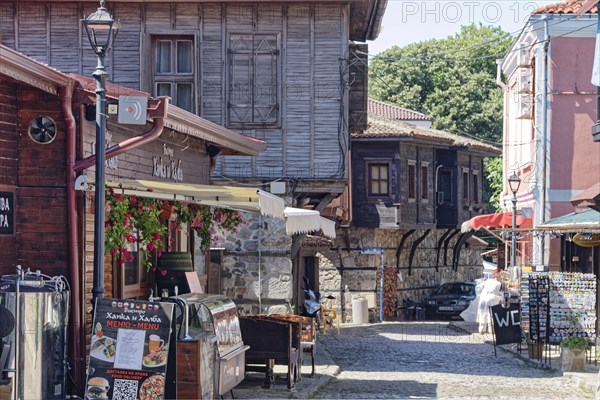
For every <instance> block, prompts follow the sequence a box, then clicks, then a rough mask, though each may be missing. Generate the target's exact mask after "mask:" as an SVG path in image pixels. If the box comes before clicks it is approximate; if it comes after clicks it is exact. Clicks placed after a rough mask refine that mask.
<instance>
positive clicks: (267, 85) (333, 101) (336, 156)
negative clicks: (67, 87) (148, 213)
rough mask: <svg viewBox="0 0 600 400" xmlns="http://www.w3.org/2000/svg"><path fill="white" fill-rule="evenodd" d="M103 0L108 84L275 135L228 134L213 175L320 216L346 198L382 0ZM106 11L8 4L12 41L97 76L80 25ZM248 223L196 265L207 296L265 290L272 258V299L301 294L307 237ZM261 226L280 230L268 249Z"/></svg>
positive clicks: (3, 11)
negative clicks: (108, 34) (109, 21)
mask: <svg viewBox="0 0 600 400" xmlns="http://www.w3.org/2000/svg"><path fill="white" fill-rule="evenodd" d="M106 3H107V4H106V6H107V8H108V9H109V11H110V13H111V14H112V15H113V16H114V17H115V18H116V19H118V20H119V21H120V23H121V29H120V30H119V33H118V36H117V40H116V41H115V43H114V47H113V49H112V50H111V51H110V53H108V55H107V57H106V65H107V71H108V72H109V74H110V79H109V80H110V81H111V82H112V83H114V84H116V85H120V86H119V87H127V88H130V89H133V90H135V91H141V92H145V93H148V94H149V95H151V96H154V97H158V96H167V97H170V99H171V100H170V101H171V103H172V104H173V105H175V106H177V107H178V108H179V109H180V110H181V111H179V114H178V117H179V119H178V123H179V124H183V125H185V124H186V121H187V120H189V119H192V120H194V121H196V119H195V118H194V117H192V116H193V115H195V116H197V117H200V118H201V119H202V121H206V122H209V121H210V122H212V123H213V124H216V125H219V126H220V127H221V129H222V130H224V131H227V132H237V133H238V134H242V135H245V136H248V137H251V138H252V139H254V143H255V145H257V143H263V144H264V143H265V142H266V143H268V148H266V150H264V151H262V152H260V154H259V155H258V156H257V157H256V155H257V154H258V153H259V152H258V151H247V150H248V149H247V148H246V149H244V148H243V146H242V148H240V147H237V146H233V145H232V143H231V141H232V140H233V141H235V137H233V136H230V135H225V136H226V138H227V140H224V141H225V142H229V145H225V144H224V143H213V148H212V152H211V155H209V158H210V157H217V158H218V161H217V162H216V168H215V170H214V171H213V172H212V175H211V182H212V183H215V184H223V183H227V184H232V182H233V183H234V184H237V183H239V184H244V185H248V184H249V185H255V186H258V187H261V188H265V189H267V190H270V191H271V192H272V193H276V194H279V195H282V196H284V197H285V198H286V200H287V202H288V204H289V205H294V206H295V205H299V204H300V205H302V206H304V207H306V208H310V209H313V210H317V211H321V210H322V209H323V208H324V207H325V206H326V205H327V204H328V203H329V202H330V201H331V199H333V198H335V197H336V196H338V195H339V194H340V193H342V192H343V190H344V188H345V187H346V184H347V180H348V164H349V147H350V144H349V142H350V132H360V131H362V130H364V127H365V125H366V118H365V116H366V113H365V111H366V107H367V96H366V93H367V90H366V88H367V74H366V62H367V52H368V48H367V45H366V44H364V43H362V42H365V41H367V40H373V39H375V38H376V37H377V35H378V33H379V29H380V25H381V20H382V16H383V12H384V11H385V6H386V0H361V1H358V0H350V1H347V2H339V1H316V2H315V1H304V2H303V1H296V0H290V1H288V0H282V1H263V2H258V1H257V2H236V1H221V2H218V1H215V2H207V1H203V0H201V1H199V0H195V1H192V0H188V1H184V0H171V1H159V0H153V1H145V0H133V1H131V0H110V1H107V2H106ZM97 7H98V2H97V1H95V0H94V1H92V0H79V1H77V0H73V1H59V0H18V1H17V0H6V1H2V2H0V21H1V25H0V30H1V34H2V43H3V45H5V46H7V47H8V48H12V49H14V50H17V51H19V52H21V53H23V54H27V55H28V56H30V57H32V58H34V59H35V60H37V61H39V62H41V63H44V64H48V65H50V66H51V67H53V68H57V69H59V70H60V71H63V72H64V73H75V74H78V75H79V76H91V74H92V71H93V70H94V68H95V66H96V56H95V54H94V53H93V52H92V50H91V49H90V46H89V44H88V41H87V37H86V34H85V32H84V30H83V28H82V25H81V22H80V19H81V18H82V16H85V15H89V14H91V13H92V12H94V11H95V10H96V8H97ZM359 42H360V43H359ZM186 112H189V113H190V114H186ZM199 124H200V125H204V123H199ZM211 127H212V128H214V129H217V128H215V127H214V126H213V125H211ZM217 130H218V129H217ZM184 131H185V129H184ZM199 136H200V137H201V138H203V139H204V138H206V136H202V135H199ZM241 137H244V136H241ZM200 146H202V145H200ZM257 146H259V147H260V146H262V145H260V144H258V145H257ZM184 147H185V146H184ZM250 147H252V146H250ZM182 148H183V147H182ZM254 150H257V148H256V147H255V148H254ZM261 150H263V149H262V148H261ZM219 153H220V154H219ZM240 153H241V154H245V155H246V156H244V155H242V156H239V154H240ZM188 154H189V153H188ZM217 154H219V155H218V156H217ZM232 154H238V156H236V157H231V155H232ZM203 156H204V155H203ZM120 160H121V158H119V164H121V161H120ZM196 162H197V163H199V164H198V165H202V166H206V165H208V164H207V163H210V160H208V159H205V158H200V159H199V160H196ZM131 167H132V169H129V170H127V171H126V172H125V173H124V174H123V175H121V174H120V172H119V173H116V174H115V177H118V178H123V176H125V177H128V176H131V175H130V174H131V173H133V172H135V171H137V166H133V165H132V166H131ZM117 175H118V176H117ZM206 177H207V176H206V175H204V174H203V175H202V178H203V179H204V178H206ZM272 183H274V184H272ZM248 226H249V228H248V230H249V231H250V232H247V231H246V230H244V232H243V234H244V237H243V239H240V240H233V241H232V243H225V244H224V245H223V247H222V248H221V249H219V250H215V252H214V254H212V253H211V254H210V256H209V257H207V258H206V263H202V265H198V264H196V268H198V270H197V272H198V273H199V274H201V275H203V278H204V279H205V281H206V282H208V283H210V282H212V283H213V284H212V286H211V288H210V291H218V292H222V293H226V294H228V295H230V296H231V297H235V298H237V299H240V300H242V299H243V298H245V297H254V298H256V296H257V294H256V293H255V291H254V289H253V288H252V287H251V286H252V285H253V283H252V282H253V281H255V280H256V278H257V276H258V277H260V276H261V273H260V268H261V262H260V260H261V257H263V258H264V257H268V258H269V263H268V264H269V266H270V267H269V270H270V271H272V275H269V274H268V273H264V274H263V275H262V281H264V282H266V283H270V282H273V281H276V282H278V283H277V284H275V285H274V287H275V288H280V287H281V288H284V290H282V291H280V292H277V290H275V292H276V293H268V294H267V296H272V297H275V298H278V299H280V300H282V301H286V300H291V299H292V298H295V297H296V296H297V291H299V290H300V289H299V285H298V281H295V279H296V278H297V276H298V274H294V273H293V272H294V268H298V265H299V264H301V263H302V262H303V261H302V260H301V259H300V258H299V249H300V247H301V239H302V236H299V237H296V238H294V240H293V242H292V241H290V240H287V239H282V238H281V237H282V236H285V231H284V226H283V225H278V224H277V222H273V221H261V220H259V221H250V222H249V224H248ZM265 227H267V228H270V229H271V230H274V231H275V232H274V233H273V234H272V235H271V237H272V240H270V241H267V242H266V245H265V249H263V250H262V251H261V243H263V242H265V238H264V237H262V238H261V233H260V232H261V230H264V229H266V228H265ZM225 240H227V239H225ZM257 243H258V245H257ZM196 250H197V249H196ZM197 253H201V252H197ZM197 255H198V256H199V257H198V258H200V257H201V256H202V254H197ZM228 257H229V258H228ZM256 260H258V262H257V261H256ZM292 263H294V264H295V267H294V266H292ZM240 266H241V267H240ZM257 269H258V272H257ZM211 274H212V275H211ZM107 282H111V281H109V280H108V279H107ZM294 283H295V284H294ZM269 292H271V291H269ZM115 293H116V292H115ZM260 296H261V291H259V293H258V297H259V299H260ZM267 296H265V297H267Z"/></svg>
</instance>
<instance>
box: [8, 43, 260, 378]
mask: <svg viewBox="0 0 600 400" xmlns="http://www.w3.org/2000/svg"><path fill="white" fill-rule="evenodd" d="M94 90H95V85H94V83H93V82H92V80H91V79H90V78H84V77H81V76H78V75H74V74H71V75H66V74H64V73H62V72H59V71H57V70H55V69H53V68H50V67H48V66H45V65H42V64H40V63H38V62H36V61H34V60H33V59H31V58H28V57H26V56H24V55H23V54H21V53H18V52H16V51H14V50H12V49H9V48H7V47H5V46H0V105H1V107H0V142H1V143H2V146H1V148H0V151H1V154H2V158H1V162H0V170H1V171H2V173H1V174H0V192H2V193H1V195H0V197H1V198H2V201H0V202H1V203H2V214H1V215H2V220H3V221H4V220H6V224H4V223H3V224H2V225H3V227H4V229H2V231H1V232H0V248H1V249H2V251H3V257H2V258H1V260H0V275H3V274H11V273H14V271H15V266H16V265H21V266H22V267H23V269H27V268H31V269H32V270H36V269H40V270H41V271H42V272H43V273H44V274H46V275H50V276H58V275H63V276H65V277H66V278H67V279H68V281H69V283H70V287H71V289H72V291H71V299H72V302H71V313H70V315H69V322H70V326H71V328H70V337H71V340H70V344H69V345H70V357H71V360H72V362H73V365H74V368H75V376H76V378H77V379H79V378H81V375H80V374H82V373H83V372H84V369H83V364H84V363H85V356H84V355H85V345H86V344H87V343H88V341H87V340H85V338H86V334H88V335H89V331H87V332H86V327H88V328H89V326H90V325H91V318H92V315H91V313H90V310H91V287H92V280H93V269H94V266H93V251H94V250H93V249H94V245H93V240H94V232H93V222H94V207H93V202H94V196H93V195H92V194H91V193H87V194H86V193H85V192H82V191H76V186H77V185H76V178H77V177H78V176H88V177H93V175H94V162H95V161H94V156H93V152H94V142H95V137H96V133H95V118H94V116H95V95H94ZM119 94H127V95H141V96H144V97H148V94H147V93H143V92H139V91H134V90H131V89H128V88H125V87H121V86H114V85H109V87H108V94H107V97H108V99H109V101H115V100H116V96H118V95H119ZM150 105H151V107H150V109H149V112H148V122H147V124H146V125H137V126H134V125H129V126H125V125H122V124H119V123H118V121H117V117H116V116H114V115H109V118H108V126H107V128H108V132H107V135H106V140H107V143H106V147H107V163H106V172H107V179H123V178H136V179H148V180H154V181H163V182H165V181H167V182H182V183H189V184H207V183H209V175H210V169H211V155H210V154H209V151H208V147H209V146H216V147H218V148H220V149H223V151H224V152H228V153H230V154H243V155H252V154H258V153H259V152H260V151H262V150H264V149H265V148H266V144H265V143H264V142H260V141H256V140H255V139H253V138H248V137H245V136H242V135H239V134H238V133H235V132H232V131H229V130H227V129H225V128H223V127H221V126H218V125H216V124H213V123H210V122H209V121H206V120H203V119H201V118H199V117H197V116H194V115H191V114H187V113H185V111H183V110H181V109H178V108H176V107H171V109H170V111H169V107H168V100H167V99H166V98H164V97H161V98H159V99H151V100H150ZM167 163H168V164H171V165H174V166H176V167H175V168H172V169H171V170H170V174H167V175H168V176H163V174H162V173H161V172H160V171H161V168H160V166H161V165H162V164H167ZM142 195H143V194H142ZM166 223H167V221H165V224H166ZM182 235H183V234H182ZM191 246H193V240H192V241H191V242H190V241H189V239H186V238H183V237H182V238H181V240H179V241H177V248H173V250H174V251H191ZM163 250H164V251H168V249H166V248H165V249H163ZM104 271H105V273H104V279H105V287H104V288H105V290H106V296H108V297H118V298H133V297H140V296H147V295H148V294H149V291H150V289H151V285H150V284H151V281H152V279H151V275H152V273H151V272H149V271H146V267H145V266H144V265H143V264H142V263H141V262H139V261H138V259H137V258H135V259H134V260H133V261H128V262H127V263H125V264H124V265H120V264H118V263H116V262H113V258H112V256H111V255H107V256H106V257H105V269H104Z"/></svg>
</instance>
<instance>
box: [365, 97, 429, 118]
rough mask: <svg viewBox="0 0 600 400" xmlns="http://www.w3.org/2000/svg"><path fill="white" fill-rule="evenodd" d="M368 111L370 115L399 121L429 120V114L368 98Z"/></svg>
mask: <svg viewBox="0 0 600 400" xmlns="http://www.w3.org/2000/svg"><path fill="white" fill-rule="evenodd" d="M368 112H369V114H370V115H377V116H379V117H384V118H387V119H394V120H400V121H431V117H430V116H429V115H425V114H422V113H420V112H417V111H413V110H409V109H407V108H403V107H399V106H396V105H394V104H388V103H384V102H382V101H378V100H373V99H369V105H368Z"/></svg>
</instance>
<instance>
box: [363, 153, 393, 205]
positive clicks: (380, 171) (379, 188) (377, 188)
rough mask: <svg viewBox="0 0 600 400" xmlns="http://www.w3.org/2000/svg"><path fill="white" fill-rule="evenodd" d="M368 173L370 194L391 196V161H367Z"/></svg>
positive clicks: (379, 196)
mask: <svg viewBox="0 0 600 400" xmlns="http://www.w3.org/2000/svg"><path fill="white" fill-rule="evenodd" d="M367 171H368V172H367V173H368V183H367V185H368V194H367V195H368V196H369V197H377V198H382V197H389V196H390V163H389V162H381V161H378V162H367Z"/></svg>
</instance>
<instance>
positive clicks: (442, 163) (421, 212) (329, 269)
mask: <svg viewBox="0 0 600 400" xmlns="http://www.w3.org/2000/svg"><path fill="white" fill-rule="evenodd" d="M389 107H394V106H392V105H388V108H389ZM373 111H374V112H373V113H371V114H370V115H369V124H368V129H367V130H366V131H365V132H364V133H362V134H353V135H352V167H351V169H352V178H351V181H350V191H349V193H350V194H351V209H352V213H351V218H349V219H348V221H347V223H346V224H345V226H342V227H341V228H339V229H338V232H337V233H338V239H337V240H336V243H335V244H334V246H333V247H332V249H330V250H328V251H321V255H320V260H319V262H320V264H321V266H320V288H321V291H322V292H325V293H333V294H334V296H335V297H336V299H338V301H339V303H338V307H339V308H340V309H342V310H343V311H344V316H345V317H346V318H349V316H350V314H349V313H348V312H347V311H348V310H349V308H350V307H351V306H350V303H351V302H350V300H351V296H352V295H362V296H366V297H367V298H368V299H369V303H370V305H371V307H376V305H377V304H378V300H379V296H378V295H377V293H379V284H378V282H379V280H378V279H379V278H378V270H379V267H380V260H379V255H377V256H374V255H368V254H361V249H362V248H365V247H377V248H382V249H383V253H384V255H383V257H384V262H385V264H386V266H387V267H388V268H393V269H394V270H395V273H394V274H391V275H390V276H394V277H396V278H395V279H398V278H397V277H398V276H401V277H402V278H400V279H399V280H398V281H394V282H393V284H392V286H394V287H397V290H396V292H395V293H393V294H392V295H388V294H386V298H388V302H389V298H390V296H392V297H393V299H394V303H395V304H396V303H397V304H400V305H401V301H402V300H404V299H407V298H411V299H412V300H421V299H422V298H423V297H424V296H425V295H426V294H427V293H429V292H430V291H431V289H433V288H434V287H436V286H437V285H439V284H440V283H444V282H447V281H450V280H471V279H475V278H477V277H478V276H480V275H481V270H482V268H483V266H482V264H481V257H480V256H479V254H478V251H481V249H482V247H481V245H482V244H483V245H485V243H482V242H480V241H478V240H477V239H475V238H470V237H469V236H470V235H468V234H462V233H460V225H461V223H462V222H464V221H466V220H468V219H470V218H471V217H473V216H475V215H478V214H480V213H481V211H482V208H483V198H482V188H483V158H484V157H488V156H496V155H499V154H500V151H499V150H498V149H496V148H495V147H493V146H490V145H486V144H484V143H481V142H478V141H475V140H472V139H468V138H464V137H461V136H458V135H453V134H450V133H447V132H442V131H437V130H433V129H430V128H426V127H423V126H416V125H412V124H408V123H404V122H402V121H400V120H399V119H398V118H399V117H398V118H395V117H394V118H392V117H390V115H391V114H390V113H387V114H388V115H386V117H384V116H382V111H385V110H383V108H382V107H378V108H377V110H373ZM388 111H389V110H388ZM377 113H379V115H377ZM395 114H397V115H401V114H402V113H400V112H399V111H398V112H397V113H395ZM474 249H475V251H473V250H474ZM386 287H388V285H387V284H386ZM340 288H342V290H340Z"/></svg>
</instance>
